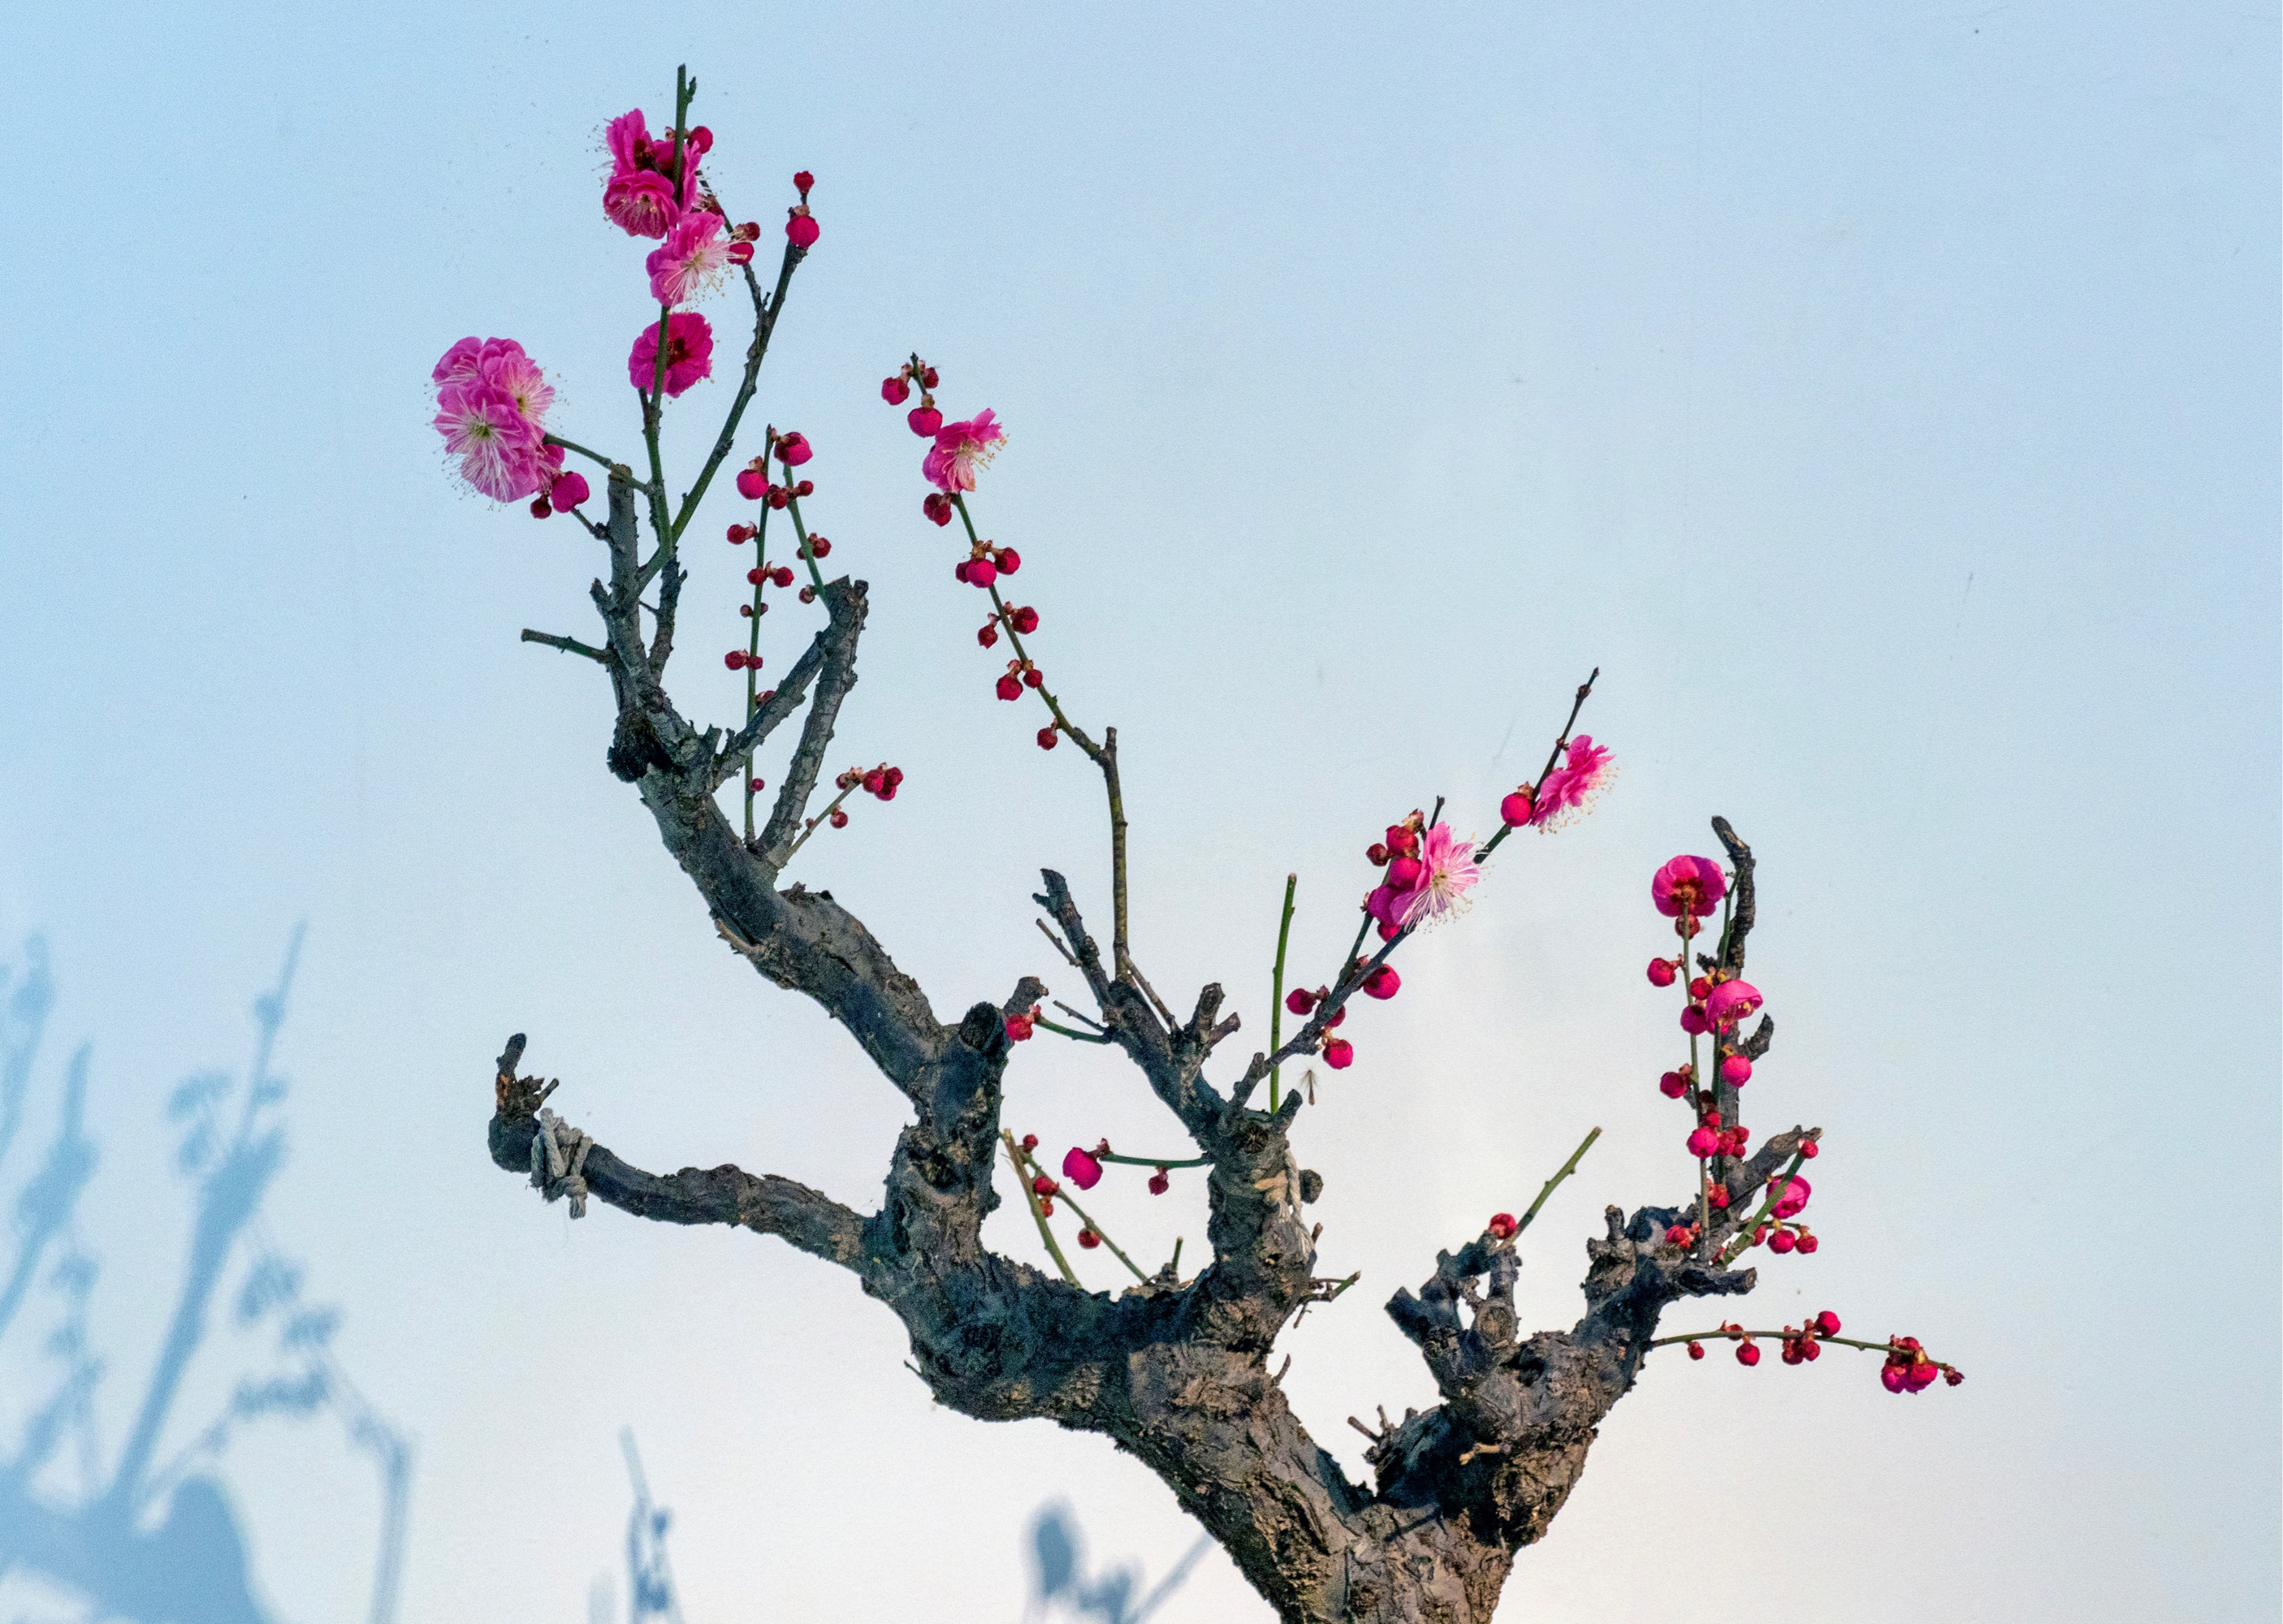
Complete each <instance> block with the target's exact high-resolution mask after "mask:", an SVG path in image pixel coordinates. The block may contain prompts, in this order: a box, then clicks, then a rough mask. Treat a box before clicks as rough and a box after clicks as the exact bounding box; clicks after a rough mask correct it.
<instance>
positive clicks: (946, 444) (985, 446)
mask: <svg viewBox="0 0 2283 1624" xmlns="http://www.w3.org/2000/svg"><path fill="white" fill-rule="evenodd" d="M916 415H917V414H915V416H916ZM1006 443H1007V431H1006V430H1004V429H1002V428H1001V427H1000V426H999V423H998V420H997V419H996V418H994V417H993V416H992V415H991V408H989V407H986V408H983V410H981V411H979V412H978V413H976V414H975V416H972V417H970V418H968V419H967V420H966V421H964V422H962V423H945V424H944V425H943V427H941V428H939V429H938V430H937V431H936V433H935V447H934V448H933V449H932V450H931V451H930V452H929V453H928V454H927V455H926V456H924V457H923V458H922V459H921V460H920V472H921V473H923V474H924V475H925V476H926V477H927V482H928V483H929V484H930V485H931V486H935V488H936V489H937V490H939V491H943V492H946V493H949V492H953V491H971V490H973V489H974V488H975V470H977V469H978V468H987V467H989V466H990V463H991V459H992V458H993V456H995V455H998V451H999V447H1001V446H1003V445H1005V444H1006Z"/></svg>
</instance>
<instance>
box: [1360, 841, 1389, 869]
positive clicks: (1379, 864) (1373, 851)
mask: <svg viewBox="0 0 2283 1624" xmlns="http://www.w3.org/2000/svg"><path fill="white" fill-rule="evenodd" d="M1363 855H1364V859H1365V860H1366V861H1367V862H1369V863H1370V864H1371V866H1373V867H1374V868H1384V867H1386V866H1387V848H1386V847H1385V846H1383V845H1381V844H1380V843H1378V842H1377V841H1373V842H1372V843H1371V844H1369V845H1367V846H1366V847H1365V848H1364V849H1363Z"/></svg>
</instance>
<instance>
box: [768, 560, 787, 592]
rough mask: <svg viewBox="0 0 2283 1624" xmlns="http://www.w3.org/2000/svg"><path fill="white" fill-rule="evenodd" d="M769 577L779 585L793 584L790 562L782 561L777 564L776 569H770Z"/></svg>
mask: <svg viewBox="0 0 2283 1624" xmlns="http://www.w3.org/2000/svg"><path fill="white" fill-rule="evenodd" d="M769 579H770V581H771V582H772V583H774V584H775V585H776V586H779V587H790V586H791V585H792V566H791V564H789V563H781V564H779V565H777V567H776V568H775V569H774V570H771V571H769Z"/></svg>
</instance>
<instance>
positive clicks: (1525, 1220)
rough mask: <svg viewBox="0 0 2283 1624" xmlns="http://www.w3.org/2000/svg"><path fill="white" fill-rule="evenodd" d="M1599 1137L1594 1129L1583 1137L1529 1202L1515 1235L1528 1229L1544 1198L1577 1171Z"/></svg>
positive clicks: (1598, 1132)
mask: <svg viewBox="0 0 2283 1624" xmlns="http://www.w3.org/2000/svg"><path fill="white" fill-rule="evenodd" d="M1598 1138H1601V1130H1600V1129H1599V1128H1596V1129H1594V1130H1593V1132H1591V1133H1589V1134H1587V1135H1586V1137H1585V1138H1584V1140H1583V1141H1581V1142H1580V1143H1579V1145H1578V1148H1577V1149H1575V1150H1573V1151H1571V1152H1570V1160H1569V1161H1567V1162H1563V1163H1562V1169H1561V1170H1560V1171H1559V1172H1557V1173H1555V1174H1554V1177H1551V1178H1549V1179H1547V1181H1546V1188H1544V1189H1543V1190H1540V1191H1539V1193H1538V1199H1537V1200H1536V1201H1532V1202H1531V1204H1530V1210H1529V1211H1528V1212H1525V1213H1523V1215H1522V1222H1521V1223H1519V1224H1516V1225H1515V1232H1516V1233H1517V1234H1519V1233H1520V1232H1522V1231H1523V1230H1526V1229H1528V1228H1529V1227H1530V1221H1531V1219H1532V1218H1534V1217H1536V1216H1538V1209H1539V1208H1541V1207H1543V1206H1545V1205H1546V1198H1547V1196H1549V1195H1551V1194H1553V1193H1554V1186H1555V1185H1558V1184H1560V1183H1561V1182H1562V1180H1563V1179H1565V1178H1567V1177H1570V1174H1572V1173H1574V1172H1576V1171H1577V1170H1578V1162H1581V1161H1583V1160H1584V1159H1585V1155H1586V1152H1587V1151H1589V1150H1591V1149H1593V1141H1594V1140H1595V1139H1598Z"/></svg>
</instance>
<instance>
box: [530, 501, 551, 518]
mask: <svg viewBox="0 0 2283 1624" xmlns="http://www.w3.org/2000/svg"><path fill="white" fill-rule="evenodd" d="M554 511H555V509H553V508H552V507H550V506H549V505H548V501H547V498H545V497H544V496H534V497H533V498H532V499H531V517H534V518H535V519H543V518H545V517H547V516H548V515H549V514H550V513H552V512H554Z"/></svg>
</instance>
